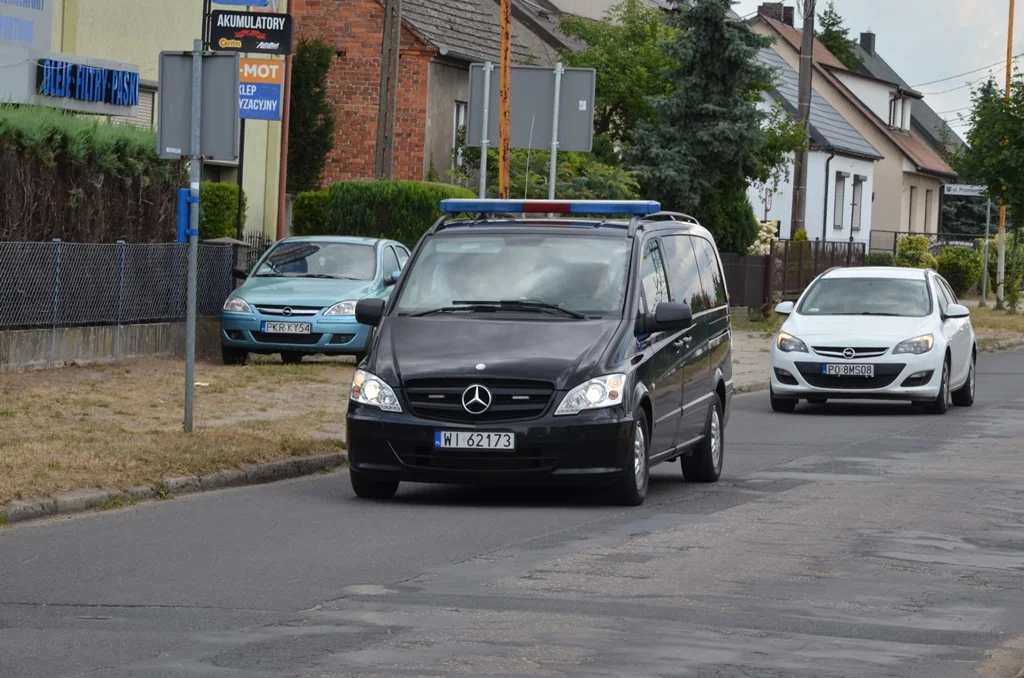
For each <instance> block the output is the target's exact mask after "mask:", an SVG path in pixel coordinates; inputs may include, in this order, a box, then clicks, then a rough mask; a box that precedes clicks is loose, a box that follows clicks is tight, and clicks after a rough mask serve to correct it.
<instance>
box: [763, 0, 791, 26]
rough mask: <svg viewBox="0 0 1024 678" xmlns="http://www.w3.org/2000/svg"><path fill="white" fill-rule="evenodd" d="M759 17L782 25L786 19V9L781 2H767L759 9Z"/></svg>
mask: <svg viewBox="0 0 1024 678" xmlns="http://www.w3.org/2000/svg"><path fill="white" fill-rule="evenodd" d="M757 15H758V16H763V17H764V18H765V19H771V20H772V21H778V22H779V23H782V22H783V21H784V19H785V7H784V6H783V4H782V3H781V2H766V3H764V4H763V5H761V6H760V7H758V8H757Z"/></svg>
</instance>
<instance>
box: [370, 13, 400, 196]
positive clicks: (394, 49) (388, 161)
mask: <svg viewBox="0 0 1024 678" xmlns="http://www.w3.org/2000/svg"><path fill="white" fill-rule="evenodd" d="M401 45H402V0H385V3H384V39H383V41H382V42H381V47H380V94H379V98H378V104H377V149H376V158H375V161H374V171H373V175H374V176H375V177H376V178H377V179H391V178H392V177H393V176H394V165H395V116H396V115H397V112H398V60H399V50H400V48H401Z"/></svg>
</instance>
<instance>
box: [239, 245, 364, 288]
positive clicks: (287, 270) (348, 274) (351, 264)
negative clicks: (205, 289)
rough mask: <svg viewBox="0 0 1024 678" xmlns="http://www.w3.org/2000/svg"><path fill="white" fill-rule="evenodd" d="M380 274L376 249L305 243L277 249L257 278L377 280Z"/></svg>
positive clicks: (271, 252)
mask: <svg viewBox="0 0 1024 678" xmlns="http://www.w3.org/2000/svg"><path fill="white" fill-rule="evenodd" d="M376 272H377V253H376V251H375V249H374V248H373V246H372V245H359V244H355V243H337V242H317V241H305V240H303V241H284V242H281V243H279V244H278V245H276V246H275V247H274V248H273V249H272V250H270V252H269V253H268V254H267V257H266V258H265V259H264V260H263V262H262V263H261V264H260V267H259V268H258V269H257V270H256V273H255V276H256V277H258V278H279V277H286V278H335V279H338V280H373V277H374V275H375V274H376Z"/></svg>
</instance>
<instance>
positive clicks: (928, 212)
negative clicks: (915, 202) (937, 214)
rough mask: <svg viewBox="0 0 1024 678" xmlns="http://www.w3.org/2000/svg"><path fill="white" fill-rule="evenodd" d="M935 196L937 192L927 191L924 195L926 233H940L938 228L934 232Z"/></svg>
mask: <svg viewBox="0 0 1024 678" xmlns="http://www.w3.org/2000/svg"><path fill="white" fill-rule="evenodd" d="M934 196H935V191H925V193H924V232H925V233H937V232H938V231H939V229H938V228H936V229H935V230H934V231H933V230H932V198H933V197H934Z"/></svg>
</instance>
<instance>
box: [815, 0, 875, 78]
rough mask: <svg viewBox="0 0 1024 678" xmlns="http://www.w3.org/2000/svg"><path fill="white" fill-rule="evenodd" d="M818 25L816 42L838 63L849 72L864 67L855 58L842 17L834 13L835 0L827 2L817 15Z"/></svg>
mask: <svg viewBox="0 0 1024 678" xmlns="http://www.w3.org/2000/svg"><path fill="white" fill-rule="evenodd" d="M818 25H819V26H820V28H819V30H818V31H817V33H816V37H817V38H818V41H819V42H821V44H823V45H825V47H826V48H828V51H830V52H832V56H834V57H835V58H837V59H839V61H840V63H842V64H843V65H844V66H846V67H847V68H849V69H850V70H851V71H856V70H858V69H860V67H861V66H863V65H864V62H863V61H862V60H861V58H860V57H859V56H857V48H856V47H855V46H854V43H853V41H852V40H850V29H849V28H847V27H846V26H845V25H844V24H843V17H842V16H841V15H840V14H839V12H837V11H836V3H835V0H829V2H828V6H827V7H826V8H825V11H824V12H823V13H822V14H819V15H818Z"/></svg>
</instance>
